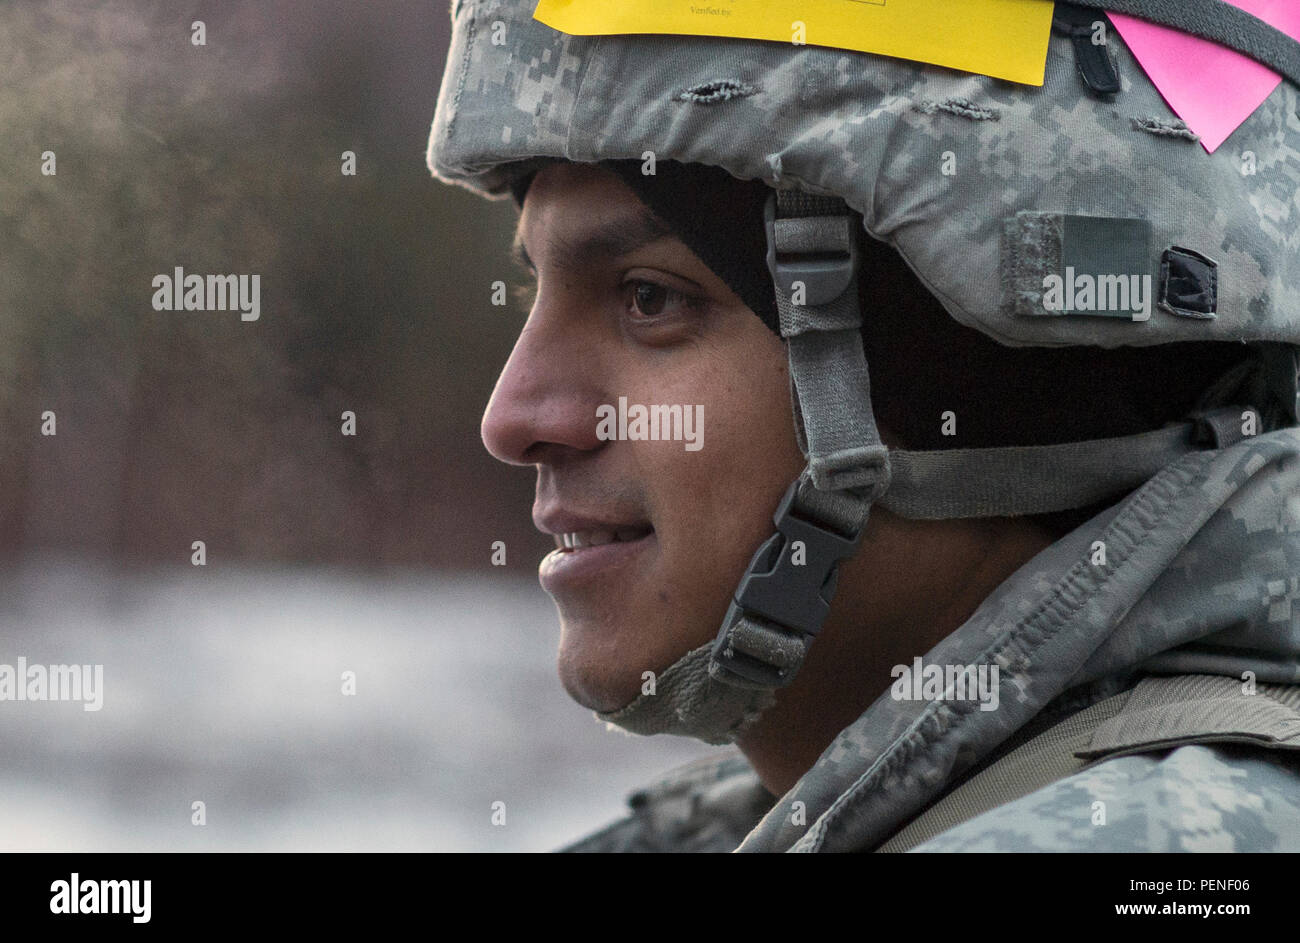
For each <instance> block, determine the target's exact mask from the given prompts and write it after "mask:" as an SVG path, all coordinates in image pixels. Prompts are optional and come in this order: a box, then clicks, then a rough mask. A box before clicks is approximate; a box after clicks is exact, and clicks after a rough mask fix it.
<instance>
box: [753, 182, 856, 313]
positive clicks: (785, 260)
mask: <svg viewBox="0 0 1300 943" xmlns="http://www.w3.org/2000/svg"><path fill="white" fill-rule="evenodd" d="M828 216H830V218H831V219H834V220H836V221H837V222H838V221H840V220H844V221H845V225H844V232H845V234H846V238H845V239H843V240H837V241H836V242H834V243H831V244H826V245H805V246H800V247H799V249H797V250H792V249H791V247H790V246H789V244H788V242H786V240H784V239H780V238H779V236H778V232H777V225H776V223H777V218H778V217H777V195H776V193H775V192H773V193H769V194H768V196H767V202H766V203H765V204H764V205H763V227H764V229H765V231H766V233H767V268H768V270H769V271H770V272H771V273H772V281H773V283H774V284H775V285H776V287H777V290H779V291H781V292H782V293H784V294H787V295H788V294H793V292H794V288H793V286H794V283H795V282H802V283H803V286H804V298H803V304H804V305H805V306H809V307H816V306H818V305H826V304H830V303H831V302H832V301H834V300H835V299H836V298H838V297H839V296H840V295H842V294H844V292H845V291H847V290H848V287H849V285H851V284H852V283H853V275H854V273H855V272H857V269H858V245H857V241H856V240H855V239H854V238H853V228H852V225H851V217H850V216H848V215H847V214H841V215H833V216H832V215H830V214H828ZM819 218H824V217H817V216H782V217H780V219H781V220H782V221H783V222H784V221H790V222H794V223H797V221H799V220H813V219H819ZM781 243H785V245H782V244H781Z"/></svg>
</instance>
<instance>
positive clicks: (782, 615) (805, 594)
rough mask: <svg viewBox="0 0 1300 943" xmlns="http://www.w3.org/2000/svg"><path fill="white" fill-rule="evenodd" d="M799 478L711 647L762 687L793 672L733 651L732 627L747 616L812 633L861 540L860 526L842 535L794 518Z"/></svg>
mask: <svg viewBox="0 0 1300 943" xmlns="http://www.w3.org/2000/svg"><path fill="white" fill-rule="evenodd" d="M803 480H804V479H803V477H802V476H801V477H800V478H798V479H796V480H795V481H794V482H793V483H792V484H791V485H790V487H789V488H788V489H787V490H786V493H785V496H784V497H783V498H782V499H781V503H780V505H779V506H778V507H777V509H776V513H775V514H774V515H773V516H772V522H773V523H774V524H776V530H777V532H776V533H775V534H773V535H772V536H771V537H769V538H768V539H767V540H765V541H764V542H763V545H762V546H761V547H759V548H758V550H757V551H756V552H755V553H754V556H753V559H751V560H750V561H749V568H748V569H747V570H746V571H745V575H744V576H743V577H742V578H741V581H740V585H739V586H738V587H737V590H736V595H735V597H734V598H733V600H732V602H731V606H730V607H729V608H728V609H727V616H726V618H725V619H723V620H722V629H721V631H719V632H718V637H717V640H716V641H715V642H714V645H713V660H714V662H715V663H716V664H717V665H719V666H720V667H722V668H724V669H726V671H727V672H730V673H731V674H733V675H735V676H737V677H738V678H741V679H744V681H746V682H749V683H751V684H757V685H760V686H762V687H774V688H775V687H782V686H784V685H786V684H789V683H790V682H791V681H792V680H794V671H793V670H787V669H785V668H782V667H780V666H777V665H772V664H769V663H768V662H765V661H762V660H761V659H759V658H756V657H754V656H753V655H750V654H748V653H745V652H741V651H736V650H735V649H734V648H733V646H732V644H731V640H730V639H729V638H728V636H729V634H730V632H731V629H732V627H733V626H734V625H735V624H736V623H737V622H738V621H739V620H740V618H741V616H745V617H747V618H749V619H756V620H761V621H762V622H764V623H769V624H772V625H774V626H775V627H776V628H777V629H778V630H780V631H785V632H798V633H801V634H803V635H805V636H808V637H809V638H813V637H816V635H817V633H818V632H819V631H821V627H822V624H823V623H824V622H825V621H826V616H827V615H828V614H829V613H830V604H831V600H832V599H833V598H834V597H835V588H836V580H837V577H838V573H839V563H840V561H841V560H844V559H846V558H847V557H850V556H852V555H853V552H854V551H855V550H856V549H857V546H858V543H859V542H860V541H861V539H862V531H861V530H859V531H858V533H856V534H854V535H853V536H852V537H844V536H842V535H840V534H838V533H836V532H835V531H831V530H827V529H826V528H824V527H822V526H821V525H819V524H816V523H814V522H812V521H808V520H804V519H803V518H799V517H795V516H794V514H793V513H792V509H793V508H794V503H795V497H796V495H797V494H798V492H799V485H800V484H801V483H802V482H803ZM864 529H865V528H864ZM795 541H799V542H801V544H802V547H801V550H802V553H801V554H800V558H801V560H802V562H800V563H795V562H794V557H795V553H794V550H795V546H794V544H795ZM724 680H725V677H724Z"/></svg>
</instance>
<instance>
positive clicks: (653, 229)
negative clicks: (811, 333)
mask: <svg viewBox="0 0 1300 943" xmlns="http://www.w3.org/2000/svg"><path fill="white" fill-rule="evenodd" d="M517 242H518V244H519V246H520V248H521V249H522V252H523V255H524V258H525V259H526V260H527V263H528V264H529V265H530V267H531V268H532V270H533V272H534V274H535V277H536V300H535V302H534V303H533V306H532V309H531V311H530V312H529V315H528V319H527V321H526V323H525V324H524V327H523V329H522V331H521V332H520V335H519V338H518V340H517V341H516V343H515V347H514V350H513V352H512V353H511V355H510V358H509V360H508V361H507V363H506V365H505V367H504V369H503V370H502V372H501V376H500V378H499V379H498V380H497V385H496V389H495V390H494V391H493V394H492V398H491V401H490V402H489V403H488V407H487V411H486V412H485V414H484V416H483V425H482V435H483V441H484V443H485V444H486V445H487V448H488V450H489V451H490V452H491V453H492V454H493V455H494V456H496V457H497V458H498V459H500V460H501V461H504V462H509V463H512V464H517V465H532V466H534V467H535V468H536V469H537V496H536V501H535V503H534V505H533V520H534V523H535V524H536V525H537V526H538V527H539V528H541V529H542V530H544V531H546V532H548V533H552V534H554V535H555V539H556V550H555V551H553V552H552V553H551V554H549V555H548V556H547V557H546V558H545V559H544V560H543V561H542V564H541V568H540V579H541V583H542V586H543V587H544V588H545V589H546V591H547V592H548V593H549V594H550V595H551V596H552V598H553V599H554V600H555V604H556V608H557V610H558V612H559V617H560V622H561V630H562V631H561V637H560V651H559V670H560V677H561V680H562V681H563V683H564V686H565V688H566V689H567V690H568V692H569V694H570V695H571V696H572V697H573V698H574V699H575V700H577V701H579V702H580V703H582V704H583V705H585V706H587V707H590V708H592V709H596V710H612V709H615V708H618V707H622V706H623V705H624V704H626V703H628V702H629V701H631V700H632V699H633V698H635V697H636V696H637V695H638V694H639V693H640V691H641V686H642V683H643V682H642V675H643V672H646V671H653V672H655V673H656V675H657V674H658V673H660V672H662V671H663V669H665V668H667V667H668V666H669V665H670V664H672V663H673V662H674V661H676V660H677V659H678V658H679V657H681V656H682V655H683V654H685V653H686V652H687V651H689V650H690V649H692V648H695V647H698V646H700V645H702V644H704V643H705V642H707V641H709V640H710V639H711V638H712V637H713V636H714V635H715V634H716V633H717V630H718V627H719V625H720V624H721V621H722V618H723V615H724V614H725V612H726V609H727V605H728V601H729V598H730V596H731V593H732V592H733V590H734V588H735V586H736V583H737V581H738V580H739V578H740V576H741V574H742V573H743V572H744V570H745V567H746V565H747V564H748V562H749V558H750V556H751V554H752V553H753V550H754V548H755V547H757V546H758V544H759V543H760V542H761V541H762V540H763V539H765V538H767V537H768V536H770V535H771V533H772V529H773V528H772V520H771V514H772V509H773V508H774V507H775V506H776V504H777V502H778V501H779V499H780V497H781V495H782V493H783V492H784V491H785V489H786V487H787V486H788V485H789V483H790V482H791V481H792V480H793V479H794V478H795V477H797V475H798V474H799V472H800V470H801V469H802V467H803V464H804V463H803V458H802V456H801V455H800V453H799V450H798V447H797V444H796V442H795V438H794V426H793V417H792V414H791V405H790V392H789V386H788V379H787V365H786V355H785V348H784V345H783V344H782V343H781V341H780V340H779V339H778V338H777V337H776V336H775V335H774V334H773V333H772V332H771V331H769V330H768V329H767V327H765V326H764V324H763V322H762V321H761V320H760V319H759V318H758V317H757V316H756V315H755V314H754V313H753V312H752V311H751V310H750V309H749V308H748V307H746V306H745V304H744V302H742V301H741V300H740V299H739V298H738V297H737V296H736V295H735V294H734V293H733V292H732V291H731V289H730V288H728V287H727V285H726V284H725V283H724V282H723V281H722V280H721V279H719V278H718V276H716V275H715V274H714V273H713V272H712V271H711V270H710V269H709V268H708V267H707V266H705V264H704V263H703V262H702V261H700V259H699V258H698V257H696V256H695V255H694V254H693V253H692V252H691V251H690V250H689V249H688V248H687V247H686V246H685V244H683V243H682V242H681V241H680V240H678V239H677V238H675V237H674V236H672V235H671V234H669V233H668V232H666V231H665V230H664V228H663V227H662V225H661V224H658V222H657V220H655V219H654V218H653V217H652V216H651V215H650V213H649V211H648V210H647V209H646V208H645V207H644V206H643V205H642V204H641V203H640V201H639V200H637V198H636V196H635V195H634V194H633V193H632V191H631V190H630V189H628V188H627V186H626V185H625V184H624V183H623V182H622V181H621V180H619V179H618V178H617V177H616V176H615V175H614V174H612V173H610V172H608V171H605V170H603V169H601V168H598V167H594V166H591V165H579V164H556V165H552V166H549V167H547V168H545V169H544V170H543V171H541V172H540V173H539V174H538V175H537V177H536V178H535V179H534V181H533V183H532V185H531V187H530V188H529V190H528V194H527V198H526V200H525V203H524V208H523V212H522V215H521V217H520V221H519V227H518V232H517ZM665 407H666V408H665ZM638 417H639V418H640V421H638Z"/></svg>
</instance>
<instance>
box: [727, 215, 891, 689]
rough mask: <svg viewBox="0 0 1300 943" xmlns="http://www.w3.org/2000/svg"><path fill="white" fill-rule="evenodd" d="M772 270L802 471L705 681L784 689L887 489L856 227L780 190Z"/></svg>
mask: <svg viewBox="0 0 1300 943" xmlns="http://www.w3.org/2000/svg"><path fill="white" fill-rule="evenodd" d="M765 220H766V226H767V240H768V256H767V261H768V267H769V268H770V270H771V272H772V280H773V284H774V288H775V294H776V304H777V311H778V313H779V315H780V320H781V336H782V337H783V338H785V341H786V347H787V351H788V356H789V361H790V384H791V385H790V391H791V399H792V403H793V407H794V414H795V427H796V435H797V437H798V441H799V448H800V450H801V451H802V452H803V454H804V456H805V457H806V458H807V459H808V466H807V468H806V469H805V470H804V472H803V474H802V475H800V476H799V478H798V479H797V480H795V481H794V482H793V483H792V484H791V486H790V488H789V489H788V490H787V492H786V494H785V497H784V498H783V499H782V501H781V504H780V506H779V507H778V508H777V511H776V513H775V514H774V515H773V523H774V524H775V525H776V533H775V534H773V535H772V536H771V537H770V538H768V540H766V541H765V542H764V543H763V545H762V546H760V547H759V548H758V550H757V551H756V552H755V554H754V556H753V559H751V560H750V563H749V567H748V569H747V570H746V571H745V575H744V576H743V577H742V578H741V581H740V584H739V586H738V587H737V589H736V593H735V595H734V596H733V598H732V603H731V606H730V608H729V609H728V611H727V615H726V617H725V618H724V619H723V624H722V628H721V630H720V631H719V633H718V637H717V639H716V641H715V643H714V648H713V660H712V663H711V664H710V666H709V674H710V677H713V678H717V679H719V680H722V681H725V682H726V683H727V684H730V685H735V686H737V687H741V688H750V689H771V688H776V687H782V686H784V685H786V684H789V683H790V682H791V681H792V680H793V679H794V676H795V675H796V673H797V672H798V671H799V668H800V666H801V665H802V664H803V660H804V657H805V655H806V654H807V652H808V647H809V646H810V645H811V644H812V640H813V639H814V638H815V637H816V635H817V633H818V632H819V631H820V630H821V626H822V623H823V622H824V621H825V618H826V615H827V614H828V612H829V609H830V601H831V598H832V597H833V596H834V594H835V576H836V572H837V570H838V567H839V564H840V561H842V560H844V559H845V558H847V557H848V556H850V555H851V554H852V553H853V551H854V549H855V548H856V547H857V543H858V540H859V539H860V537H861V535H862V531H863V529H864V528H865V527H866V523H867V515H868V513H869V511H870V509H871V504H872V502H873V501H874V500H876V498H877V497H878V496H879V495H880V494H881V493H882V492H883V491H884V490H885V489H886V488H888V486H889V450H888V449H887V448H886V447H885V445H884V443H883V442H881V440H880V433H879V431H878V430H877V428H876V420H875V416H874V415H873V413H872V410H871V389H870V383H869V379H868V376H867V362H866V356H865V354H864V353H863V347H862V338H861V335H860V333H859V329H860V327H861V325H862V319H861V314H860V312H859V310H858V291H857V270H858V251H857V239H858V235H857V233H856V231H855V225H856V223H855V218H854V217H853V216H852V214H851V213H850V210H849V208H848V206H847V205H846V204H845V202H844V201H843V200H841V199H839V198H836V197H824V196H816V195H813V194H807V193H803V192H800V191H796V190H781V191H777V192H776V193H774V194H772V195H771V196H770V197H769V198H768V202H767V206H766V209H765Z"/></svg>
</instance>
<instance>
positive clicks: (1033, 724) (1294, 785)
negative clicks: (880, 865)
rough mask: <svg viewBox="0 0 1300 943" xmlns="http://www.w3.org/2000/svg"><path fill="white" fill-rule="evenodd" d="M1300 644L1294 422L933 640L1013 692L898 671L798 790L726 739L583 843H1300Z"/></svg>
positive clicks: (1117, 521) (1082, 533) (877, 846)
mask: <svg viewBox="0 0 1300 943" xmlns="http://www.w3.org/2000/svg"><path fill="white" fill-rule="evenodd" d="M1298 654H1300V430H1297V429H1294V428H1292V429H1285V430H1280V431H1275V432H1270V433H1267V434H1263V435H1258V436H1254V437H1250V438H1246V439H1244V440H1242V441H1240V442H1238V443H1236V444H1235V445H1231V446H1228V447H1226V448H1221V449H1214V450H1209V451H1205V452H1197V453H1193V454H1191V455H1188V456H1186V457H1184V458H1182V459H1179V460H1178V461H1176V462H1174V463H1172V464H1170V465H1169V466H1167V467H1166V468H1165V469H1164V470H1163V471H1161V472H1160V473H1159V474H1157V475H1156V476H1155V477H1154V478H1152V479H1151V480H1150V481H1149V482H1147V484H1145V485H1144V486H1143V487H1141V488H1139V489H1138V490H1137V491H1136V492H1134V493H1133V494H1132V495H1130V496H1129V497H1128V498H1126V499H1125V500H1124V501H1122V502H1121V503H1119V504H1118V505H1116V506H1115V507H1113V508H1111V509H1109V510H1108V511H1106V512H1104V513H1103V514H1101V515H1099V516H1097V517H1096V518H1094V519H1093V520H1091V521H1089V522H1088V523H1086V524H1084V525H1083V526H1082V527H1080V528H1078V529H1077V530H1075V531H1074V532H1072V533H1071V534H1069V535H1067V536H1066V537H1064V538H1062V539H1061V540H1060V541H1058V542H1057V543H1055V544H1053V545H1052V546H1050V547H1048V548H1047V549H1046V550H1044V551H1042V552H1041V553H1040V554H1038V555H1037V556H1036V557H1034V558H1033V559H1032V560H1030V561H1029V562H1028V563H1026V564H1025V565H1024V566H1023V567H1021V568H1020V569H1019V570H1018V571H1017V572H1015V573H1014V574H1013V575H1012V576H1011V577H1010V578H1008V579H1007V580H1006V581H1005V582H1004V583H1003V584H1002V585H1001V586H999V587H998V589H997V590H995V591H994V592H993V593H992V594H990V596H989V597H988V598H987V599H986V600H985V601H984V602H983V603H982V604H981V605H980V607H979V608H978V609H977V610H976V612H975V614H974V615H973V616H972V617H971V618H970V619H969V620H968V621H967V622H966V623H965V624H963V625H962V626H961V627H960V628H959V629H958V630H957V631H956V632H954V633H952V634H951V635H949V636H948V637H947V638H945V639H944V640H943V641H942V642H940V643H939V644H938V645H937V646H935V648H934V649H933V650H931V651H930V652H929V653H928V654H927V655H925V656H924V658H923V662H924V663H925V664H930V665H976V666H978V665H989V666H992V665H996V666H998V668H999V677H998V691H999V699H998V701H997V708H996V709H994V710H981V709H980V705H979V704H977V703H976V702H974V701H973V700H969V699H967V700H955V699H952V700H944V699H943V698H941V697H938V698H928V699H924V698H923V699H920V700H901V699H895V698H894V697H893V696H891V692H890V691H888V690H887V691H885V692H883V693H882V694H881V695H880V696H879V697H878V698H877V700H876V701H875V702H874V703H873V704H872V705H871V706H870V707H869V708H868V709H867V710H866V711H865V712H864V713H863V714H862V715H861V717H859V718H858V719H857V720H856V721H855V722H854V723H852V724H851V725H849V726H848V727H846V728H845V729H844V730H843V731H842V732H841V733H840V734H839V736H838V737H837V738H836V739H835V740H834V741H833V742H832V743H831V745H830V746H829V747H827V749H826V750H825V752H824V753H823V754H822V755H821V757H820V758H819V759H818V761H817V762H816V764H815V765H814V766H813V767H812V768H811V769H810V770H808V772H807V773H805V774H804V776H803V777H802V778H801V779H800V780H799V782H798V783H797V784H796V785H795V786H794V787H793V788H792V789H791V790H790V791H789V792H788V793H787V794H786V795H784V796H781V797H779V798H774V797H773V796H771V795H769V794H768V793H767V792H766V791H764V790H763V788H762V786H761V785H760V784H759V783H758V780H757V777H756V775H755V773H754V772H753V770H752V769H751V768H750V767H749V765H748V763H747V762H746V761H745V759H744V757H743V756H741V755H740V754H739V753H737V752H735V751H727V752H725V753H724V754H722V755H720V756H719V757H717V758H708V759H706V760H705V761H702V762H696V763H693V764H691V765H690V766H688V767H686V768H684V769H682V770H677V771H675V772H674V773H671V774H669V775H668V776H667V777H665V778H664V779H663V780H661V781H660V782H658V783H656V784H654V785H652V786H650V787H648V788H646V789H643V790H641V791H638V792H637V793H635V794H634V795H633V796H632V797H631V800H630V804H631V814H630V815H629V816H628V817H626V818H625V819H623V820H621V821H619V822H616V823H614V824H613V825H611V826H609V827H608V828H606V829H603V830H602V831H600V832H598V833H596V834H595V835H592V836H591V837H589V838H587V839H584V840H583V841H580V842H578V843H577V844H575V845H572V846H570V848H569V849H566V850H575V851H730V850H740V851H873V850H885V851H892V850H917V851H1298V850H1300V752H1296V749H1297V748H1298V747H1300V658H1298ZM1044 730H1046V731H1048V734H1047V735H1046V736H1045V737H1042V738H1040V739H1038V740H1033V739H1032V737H1033V736H1034V735H1036V734H1039V733H1042V732H1043V731H1044ZM1046 740H1052V741H1053V745H1054V746H1053V749H1052V750H1051V751H1050V752H1049V753H1045V752H1043V751H1042V750H1037V751H1036V750H1033V749H1032V747H1033V746H1034V745H1035V744H1040V745H1041V744H1042V743H1043V742H1044V741H1046ZM1024 751H1028V752H1027V753H1026V752H1024ZM992 760H999V761H1000V762H999V763H998V764H997V765H996V766H989V763H990V761H992ZM990 775H992V776H993V777H994V779H995V780H996V782H993V781H991V780H989V777H990ZM981 777H984V779H985V781H986V782H985V783H984V787H983V788H981V785H980V780H981ZM963 784H969V785H967V786H966V787H965V788H962V787H963ZM959 794H961V795H964V796H966V797H967V798H966V799H965V800H964V801H963V802H961V803H958V804H957V805H958V810H957V814H956V815H955V816H954V815H953V814H952V813H951V811H950V812H949V814H947V815H943V816H938V817H937V818H936V816H935V811H936V810H941V809H943V808H944V806H945V803H948V804H949V805H951V804H952V803H951V802H950V801H949V800H952V799H954V798H955V797H957V796H958V795H959ZM972 795H973V796H974V797H975V798H973V799H971V798H970V797H971V796H972ZM927 809H929V810H930V812H929V813H928V814H927ZM963 810H964V811H963ZM927 819H928V820H929V821H927ZM962 819H964V821H962ZM909 823H911V824H910V825H909ZM949 825H951V826H952V827H946V826H949Z"/></svg>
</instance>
